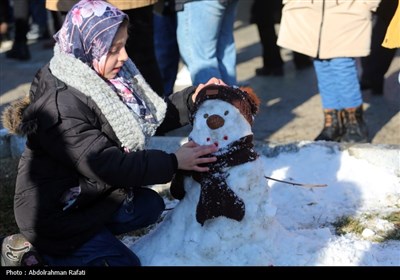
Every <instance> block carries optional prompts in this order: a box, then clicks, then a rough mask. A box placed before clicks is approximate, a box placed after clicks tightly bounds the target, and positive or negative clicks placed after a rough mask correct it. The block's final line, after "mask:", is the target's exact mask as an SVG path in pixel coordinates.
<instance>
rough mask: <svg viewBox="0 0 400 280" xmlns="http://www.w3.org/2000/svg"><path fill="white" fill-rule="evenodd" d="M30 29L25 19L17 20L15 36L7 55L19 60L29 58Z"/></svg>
mask: <svg viewBox="0 0 400 280" xmlns="http://www.w3.org/2000/svg"><path fill="white" fill-rule="evenodd" d="M28 31H29V24H28V22H27V21H26V20H24V19H16V20H15V38H14V43H13V46H12V48H11V50H9V51H7V52H6V57H7V58H11V59H18V60H29V59H30V58H31V54H30V52H29V48H28V44H27V38H26V34H27V33H28Z"/></svg>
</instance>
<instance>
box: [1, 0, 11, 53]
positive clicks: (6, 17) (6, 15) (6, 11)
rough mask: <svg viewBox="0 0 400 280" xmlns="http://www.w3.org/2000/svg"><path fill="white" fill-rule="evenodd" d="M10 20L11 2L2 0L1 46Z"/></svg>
mask: <svg viewBox="0 0 400 280" xmlns="http://www.w3.org/2000/svg"><path fill="white" fill-rule="evenodd" d="M9 22H10V2H9V0H0V46H1V42H2V41H3V40H4V39H5V37H6V35H7V32H8V24H9Z"/></svg>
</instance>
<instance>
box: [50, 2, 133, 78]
mask: <svg viewBox="0 0 400 280" xmlns="http://www.w3.org/2000/svg"><path fill="white" fill-rule="evenodd" d="M124 19H128V16H127V15H126V14H125V13H123V12H122V11H120V10H119V9H117V8H116V7H114V6H112V5H111V4H109V3H107V2H105V1H101V0H82V1H79V2H78V3H77V4H76V5H75V6H73V7H72V9H71V11H70V12H69V13H68V14H67V16H66V18H65V21H64V24H63V26H62V27H61V29H60V31H59V32H57V34H55V35H54V39H55V40H56V41H57V42H58V44H59V46H60V48H61V51H62V52H64V53H68V54H72V55H73V56H75V57H76V58H78V59H79V60H81V61H82V62H83V63H85V64H87V65H88V66H90V67H93V68H94V70H96V72H98V73H101V72H102V71H100V69H101V68H102V66H103V68H104V63H105V60H106V57H107V53H108V50H109V49H110V46H111V44H112V41H113V39H114V36H115V34H116V33H117V31H118V28H119V26H120V24H121V23H122V22H123V20H124Z"/></svg>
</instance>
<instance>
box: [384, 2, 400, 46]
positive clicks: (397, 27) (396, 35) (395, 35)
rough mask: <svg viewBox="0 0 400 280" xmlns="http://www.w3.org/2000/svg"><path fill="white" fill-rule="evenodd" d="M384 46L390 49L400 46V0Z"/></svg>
mask: <svg viewBox="0 0 400 280" xmlns="http://www.w3.org/2000/svg"><path fill="white" fill-rule="evenodd" d="M382 46H383V47H385V48H388V49H394V48H400V1H398V3H397V9H396V12H395V14H394V16H393V18H392V20H391V21H390V24H389V27H388V29H387V31H386V34H385V39H384V40H383V42H382Z"/></svg>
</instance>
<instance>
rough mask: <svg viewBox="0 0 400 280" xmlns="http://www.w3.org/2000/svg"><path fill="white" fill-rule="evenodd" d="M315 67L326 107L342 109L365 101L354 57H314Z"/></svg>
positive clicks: (324, 106) (323, 103) (323, 104)
mask: <svg viewBox="0 0 400 280" xmlns="http://www.w3.org/2000/svg"><path fill="white" fill-rule="evenodd" d="M314 67H315V73H316V74H317V80H318V89H319V92H320V95H321V100H322V107H323V108H324V109H337V110H341V109H344V108H354V107H358V106H360V105H361V104H362V103H363V100H362V94H361V89H360V84H359V82H358V74H357V67H356V60H355V59H354V58H350V57H339V58H332V59H322V60H321V59H314Z"/></svg>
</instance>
